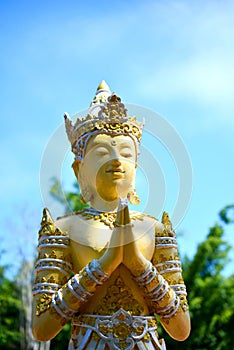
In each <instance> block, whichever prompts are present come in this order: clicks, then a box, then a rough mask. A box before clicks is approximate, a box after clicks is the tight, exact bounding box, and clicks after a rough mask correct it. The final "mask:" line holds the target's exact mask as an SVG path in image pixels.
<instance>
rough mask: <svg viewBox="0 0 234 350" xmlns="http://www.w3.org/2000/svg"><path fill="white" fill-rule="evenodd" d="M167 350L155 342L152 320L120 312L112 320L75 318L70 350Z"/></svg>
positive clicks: (161, 344) (163, 344) (157, 341)
mask: <svg viewBox="0 0 234 350" xmlns="http://www.w3.org/2000/svg"><path fill="white" fill-rule="evenodd" d="M107 349H108V350H109V349H110V350H123V349H124V350H132V349H139V350H143V349H144V350H146V349H148V350H155V349H156V350H166V346H165V343H164V340H163V339H161V340H159V339H158V332H157V322H156V320H155V318H154V317H152V316H132V315H131V314H130V313H128V312H127V311H125V310H124V309H119V310H118V311H117V312H115V313H114V314H113V315H112V316H103V315H80V316H77V317H76V318H74V320H73V327H72V338H71V341H70V345H69V350H107Z"/></svg>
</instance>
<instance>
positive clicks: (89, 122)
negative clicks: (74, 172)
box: [64, 81, 143, 160]
mask: <svg viewBox="0 0 234 350" xmlns="http://www.w3.org/2000/svg"><path fill="white" fill-rule="evenodd" d="M64 118H65V125H66V132H67V136H68V139H69V141H70V142H71V146H72V152H73V153H74V154H75V157H76V159H77V160H82V159H83V158H84V153H85V148H86V145H87V143H88V140H89V138H90V137H91V136H93V135H94V134H98V133H104V134H111V135H120V134H123V135H128V136H130V137H132V138H133V140H134V142H136V143H140V140H141V136H142V128H143V123H140V122H138V121H137V119H136V117H130V116H128V115H127V109H126V108H125V106H124V104H123V103H122V102H121V99H120V97H118V96H117V95H116V94H115V93H113V94H111V92H110V89H109V87H108V85H107V84H106V83H105V82H104V81H102V82H101V84H100V85H99V86H98V88H97V92H96V95H95V97H94V99H93V101H92V103H91V105H90V108H89V110H88V115H87V116H86V117H84V118H82V119H77V121H76V122H75V124H73V122H72V120H71V119H70V118H69V116H68V114H67V113H65V115H64Z"/></svg>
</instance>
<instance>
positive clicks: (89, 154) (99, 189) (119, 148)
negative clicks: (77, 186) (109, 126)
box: [80, 134, 137, 201]
mask: <svg viewBox="0 0 234 350" xmlns="http://www.w3.org/2000/svg"><path fill="white" fill-rule="evenodd" d="M136 156H137V155H136V147H135V144H134V141H133V140H132V138H131V137H130V136H125V135H118V136H111V135H107V134H98V135H96V136H93V137H92V138H91V139H90V140H89V142H88V145H87V147H86V152H85V157H84V160H83V162H82V164H81V167H80V172H82V179H83V181H87V183H88V185H89V186H90V187H91V188H92V191H95V192H96V194H98V195H99V196H100V197H101V198H102V199H104V200H107V201H111V200H114V199H116V198H119V197H126V196H127V194H128V192H129V191H130V190H132V189H133V188H134V187H135V186H134V185H135V173H136Z"/></svg>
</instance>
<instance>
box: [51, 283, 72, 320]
mask: <svg viewBox="0 0 234 350" xmlns="http://www.w3.org/2000/svg"><path fill="white" fill-rule="evenodd" d="M52 305H53V307H54V308H55V310H56V311H57V313H58V314H59V315H60V316H62V317H63V318H66V319H67V320H70V319H71V318H72V317H73V316H74V314H75V313H76V312H77V311H76V310H74V309H71V308H70V307H69V306H68V305H67V303H66V302H65V301H64V300H63V296H62V293H61V290H59V291H58V292H57V293H55V294H54V295H53V297H52Z"/></svg>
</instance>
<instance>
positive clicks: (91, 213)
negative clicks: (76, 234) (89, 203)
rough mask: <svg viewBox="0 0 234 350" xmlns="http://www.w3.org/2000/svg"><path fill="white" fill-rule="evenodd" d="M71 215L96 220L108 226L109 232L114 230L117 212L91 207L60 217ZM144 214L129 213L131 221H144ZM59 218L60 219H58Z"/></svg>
mask: <svg viewBox="0 0 234 350" xmlns="http://www.w3.org/2000/svg"><path fill="white" fill-rule="evenodd" d="M71 215H82V216H83V217H84V218H85V219H86V220H97V221H99V222H102V223H103V224H104V225H106V226H108V227H109V228H110V229H111V230H113V228H114V222H115V220H116V216H117V212H116V211H110V212H107V211H101V210H97V209H95V208H93V207H89V208H86V209H82V210H79V211H76V212H73V213H69V214H65V215H64V216H62V217H66V216H71ZM144 216H145V215H144V214H142V213H137V212H133V213H130V218H131V220H133V221H134V220H140V221H143V220H144ZM60 218H61V217H60Z"/></svg>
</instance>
